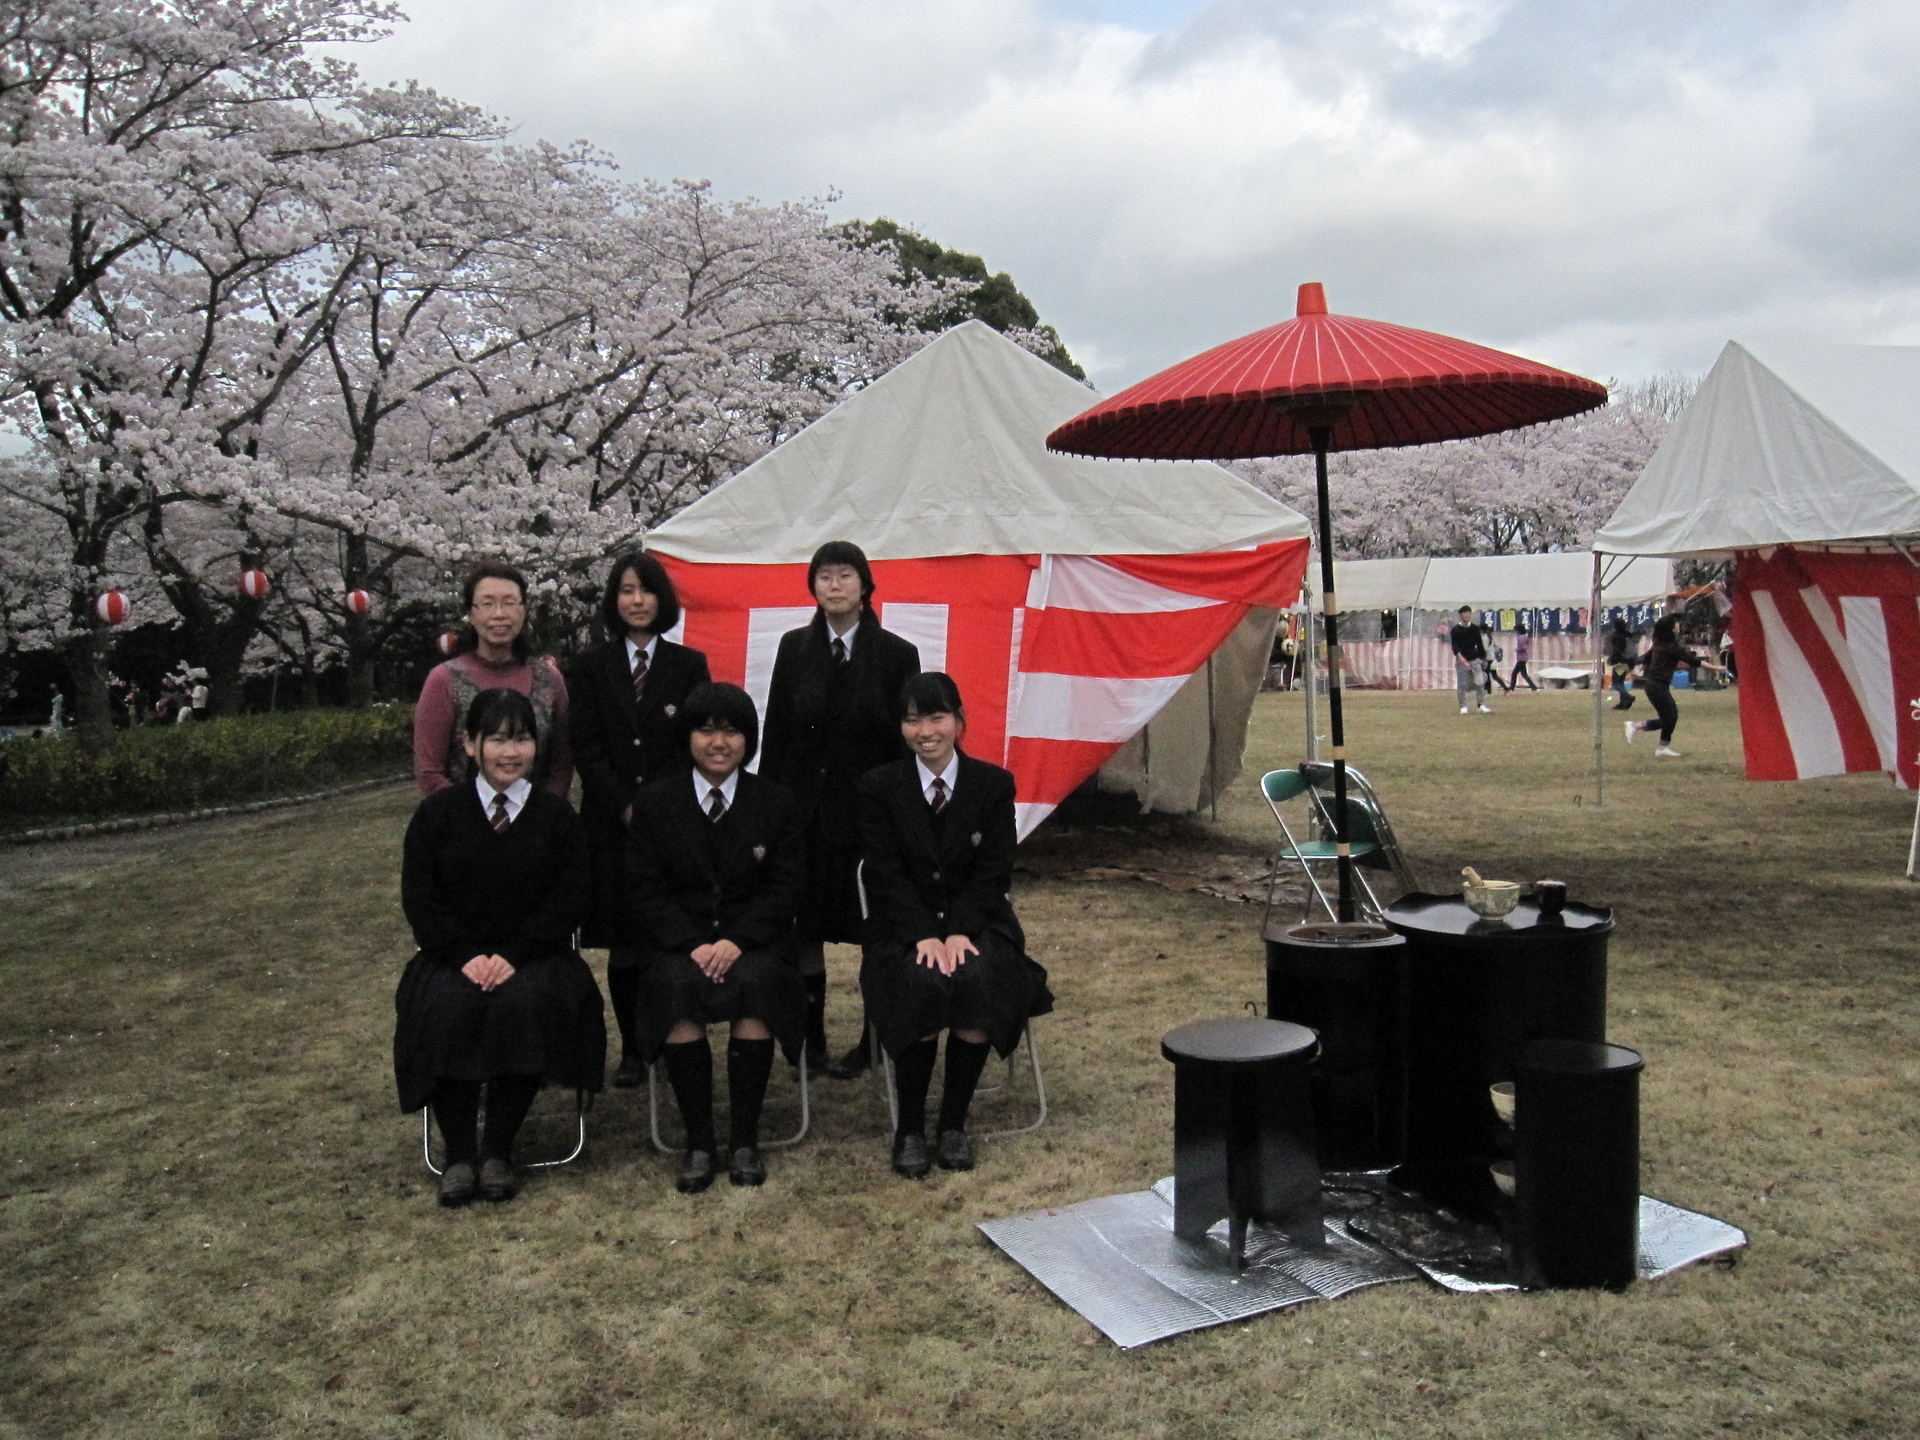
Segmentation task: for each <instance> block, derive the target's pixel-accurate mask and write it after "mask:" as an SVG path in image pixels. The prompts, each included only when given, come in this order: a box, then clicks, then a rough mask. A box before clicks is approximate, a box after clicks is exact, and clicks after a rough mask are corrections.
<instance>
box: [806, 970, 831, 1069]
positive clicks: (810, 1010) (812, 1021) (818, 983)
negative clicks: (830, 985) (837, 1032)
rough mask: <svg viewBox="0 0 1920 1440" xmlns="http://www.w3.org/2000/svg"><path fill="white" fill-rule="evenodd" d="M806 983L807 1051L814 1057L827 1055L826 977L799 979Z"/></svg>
mask: <svg viewBox="0 0 1920 1440" xmlns="http://www.w3.org/2000/svg"><path fill="white" fill-rule="evenodd" d="M800 978H801V979H803V980H804V981H806V983H807V1049H808V1050H809V1051H811V1052H812V1053H813V1054H815V1055H825V1054H826V1053H827V975H826V972H825V971H824V970H823V971H821V972H820V973H819V974H818V975H803V976H801V977H800Z"/></svg>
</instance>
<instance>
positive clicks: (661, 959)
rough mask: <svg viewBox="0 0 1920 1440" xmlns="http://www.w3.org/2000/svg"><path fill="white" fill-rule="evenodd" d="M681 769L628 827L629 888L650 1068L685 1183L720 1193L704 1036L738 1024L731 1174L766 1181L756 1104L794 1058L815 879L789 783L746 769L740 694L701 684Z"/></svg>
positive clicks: (640, 805)
mask: <svg viewBox="0 0 1920 1440" xmlns="http://www.w3.org/2000/svg"><path fill="white" fill-rule="evenodd" d="M678 728H679V732H680V737H681V746H682V749H683V750H685V751H686V752H688V753H689V754H690V755H691V758H692V761H693V768H692V771H691V773H688V772H686V771H682V772H681V773H680V774H677V775H673V776H669V777H668V778H667V779H665V780H657V781H655V782H653V783H652V784H650V785H648V786H646V787H645V788H644V789H643V790H641V792H640V794H639V795H638V797H636V798H635V800H634V802H633V824H632V825H631V826H629V827H628V830H627V878H628V885H629V891H630V897H631V902H632V906H633V911H634V914H635V915H636V916H637V917H638V919H639V921H640V934H641V938H642V942H643V948H644V954H645V961H644V964H645V969H644V980H643V991H642V1003H641V1008H640V1014H641V1017H642V1018H641V1022H640V1026H639V1037H638V1038H639V1044H640V1048H641V1054H642V1058H643V1059H644V1060H645V1061H646V1062H647V1063H649V1064H650V1063H652V1061H653V1060H654V1058H655V1057H664V1059H665V1062H666V1070H667V1079H668V1081H669V1083H671V1084H672V1086H673V1094H674V1099H675V1100H676V1101H677V1102H678V1103H679V1106H680V1118H681V1120H682V1121H684V1122H685V1125H686V1130H687V1154H686V1159H685V1162H684V1164H683V1165H682V1167H681V1170H680V1176H679V1179H678V1180H677V1181H676V1182H675V1184H676V1185H677V1187H678V1188H679V1189H680V1190H681V1191H683V1192H685V1193H688V1194H692V1193H694V1192H696V1191H700V1190H705V1189H706V1188H707V1187H708V1186H709V1185H711V1184H712V1183H713V1175H714V1155H715V1152H716V1150H717V1148H718V1147H717V1146H716V1145H715V1143H714V1131H713V1052H712V1050H711V1049H709V1047H708V1045H707V1026H709V1025H715V1024H720V1023H721V1022H728V1023H731V1025H732V1026H733V1038H732V1039H731V1040H730V1041H729V1042H728V1044H727V1091H728V1109H729V1122H730V1123H729V1127H728V1136H727V1150H726V1153H727V1156H728V1167H727V1168H728V1178H729V1179H730V1180H732V1182H733V1183H734V1184H735V1185H759V1184H762V1183H763V1182H764V1181H765V1180H766V1178H767V1169H766V1164H765V1162H764V1161H763V1160H762V1159H761V1157H760V1107H761V1103H762V1101H763V1100H764V1099H765V1096H766V1093H767V1075H768V1073H769V1072H770V1071H771V1069H772V1068H773V1044H774V1040H775V1039H776V1038H777V1039H778V1040H779V1041H780V1042H781V1044H782V1045H783V1046H784V1048H785V1049H786V1052H787V1054H788V1055H789V1056H791V1057H795V1058H797V1057H798V1056H799V1054H800V1047H801V1043H802V1040H803V1038H804V1035H805V1028H806V987H805V986H804V985H802V984H801V981H800V971H799V967H798V965H797V963H796V959H795V953H794V951H795V947H794V940H793V918H794V912H795V910H796V909H797V908H798V906H799V902H800V886H801V882H802V880H803V878H804V877H805V875H806V856H805V854H804V845H805V841H804V839H803V836H802V832H801V828H800V814H799V810H798V808H797V807H796V806H795V804H794V801H793V796H792V795H791V794H789V793H788V791H787V789H786V787H785V786H783V785H781V784H779V783H778V782H776V781H772V780H763V779H762V778H760V777H759V776H758V775H752V774H749V773H748V772H747V771H746V770H745V768H744V767H745V765H746V763H747V762H748V761H749V760H751V759H752V758H753V754H754V750H755V748H756V745H757V743H758V740H759V730H760V724H759V717H758V716H757V715H755V714H754V709H753V700H752V699H751V698H750V697H749V696H748V694H747V692H746V691H744V690H742V689H740V688H739V687H738V686H734V685H716V684H708V685H702V686H701V687H700V688H698V689H697V690H695V691H694V692H693V693H692V694H691V695H689V696H688V697H687V699H686V703H685V704H684V705H682V706H681V708H680V717H679V727H678Z"/></svg>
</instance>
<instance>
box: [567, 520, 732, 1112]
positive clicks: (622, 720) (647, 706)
mask: <svg viewBox="0 0 1920 1440" xmlns="http://www.w3.org/2000/svg"><path fill="white" fill-rule="evenodd" d="M600 618H601V620H602V621H603V622H604V623H605V625H606V627H607V635H608V637H609V638H608V639H607V640H606V642H605V643H604V644H600V645H595V646H594V647H593V648H592V649H590V650H587V651H585V652H584V653H583V654H582V655H581V656H580V658H579V659H577V660H575V661H574V662H573V668H572V670H571V671H570V672H569V674H568V676H567V692H568V695H569V697H570V698H571V701H572V714H571V717H570V718H571V724H572V727H573V761H574V765H575V766H576V767H577V768H578V770H579V772H580V789H581V801H580V818H581V820H582V821H583V822H584V823H585V825H586V828H587V854H588V857H589V859H590V861H591V873H592V879H593V890H592V899H591V902H590V904H589V906H588V909H587V919H586V923H585V925H584V926H583V927H582V929H581V934H580V943H581V944H582V945H590V946H594V947H602V946H604V947H605V948H606V951H607V996H608V998H609V999H610V1000H611V1001H612V1002H613V1017H614V1020H615V1021H616V1022H617V1023H618V1024H619V1027H620V1067H619V1069H617V1070H615V1071H614V1073H613V1083H614V1084H615V1085H618V1086H620V1087H621V1088H622V1089H626V1088H630V1087H632V1086H634V1085H638V1084H639V1083H640V1080H641V1077H642V1076H643V1075H644V1073H645V1067H643V1066H642V1065H641V1063H640V1046H639V1044H638V1043H637V1041H636V1039H635V1036H634V1028H633V1026H634V1014H635V1010H636V1007H637V1005H638V1003H639V998H640V949H639V942H638V940H637V938H636V933H635V921H634V919H633V916H632V915H631V914H630V913H629V911H628V908H627V876H626V849H627V822H628V820H629V819H631V817H632V815H633V797H634V795H635V793H636V792H637V791H638V790H639V789H640V787H641V786H642V785H643V784H645V783H646V782H648V781H650V780H658V779H661V778H663V777H665V776H667V775H670V774H672V775H678V774H683V773H684V772H685V771H686V769H687V763H688V762H687V746H686V742H685V741H684V740H682V739H681V738H680V737H679V736H678V735H677V734H676V733H675V717H676V716H677V715H678V714H679V712H680V707H681V706H682V705H683V704H685V703H686V699H687V696H688V695H689V694H690V693H691V692H692V691H693V689H694V687H695V686H699V685H704V684H706V683H707V679H708V675H707V657H706V656H705V655H703V654H701V653H700V652H699V651H698V650H692V649H689V648H688V647H687V646H685V645H676V644H674V643H673V642H672V641H671V640H662V639H661V638H660V637H661V636H662V635H664V634H666V632H667V631H669V630H671V629H673V627H674V626H676V625H678V624H679V623H680V597H679V596H678V595H676V594H675V593H674V589H673V581H672V580H671V579H670V578H669V577H668V575H667V572H666V567H664V566H663V565H661V563H660V562H659V561H658V560H656V559H654V558H653V556H651V555H646V554H642V553H641V552H639V551H633V552H630V553H629V554H626V555H622V556H620V557H619V559H617V560H615V561H614V562H613V569H612V570H611V571H609V572H608V574H607V590H606V594H605V595H604V596H603V597H602V598H601V601H600Z"/></svg>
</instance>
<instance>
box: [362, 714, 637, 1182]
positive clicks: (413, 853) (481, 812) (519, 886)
mask: <svg viewBox="0 0 1920 1440" xmlns="http://www.w3.org/2000/svg"><path fill="white" fill-rule="evenodd" d="M464 733H465V745H466V752H467V755H468V758H469V774H468V777H467V779H466V781H465V783H463V784H457V785H452V786H449V787H447V788H445V789H441V790H436V791H434V792H433V793H432V794H430V795H428V796H427V797H426V798H425V799H424V800H422V801H421V802H420V806H419V808H418V809H417V810H415V811H414V813H413V819H412V821H411V822H410V823H409V824H408V826H407V838H406V845H405V849H404V859H403V862H402V869H401V875H400V902H401V907H402V908H403V909H404V910H405V912H406V916H407V923H408V924H409V925H411V926H412V927H413V935H414V940H415V942H416V943H417V944H418V945H419V947H420V948H419V951H418V952H417V953H416V954H415V955H414V957H413V959H412V960H411V961H409V962H408V964H407V968H406V970H405V972H404V973H403V974H402V975H401V977H400V988H399V991H398V993H397V994H396V996H395V997H394V1006H395V1010H396V1012H397V1015H396V1021H395V1026H394V1036H393V1068H394V1078H395V1080H396V1081H397V1082H398V1084H399V1089H400V1108H401V1110H403V1111H410V1110H417V1109H419V1108H420V1107H421V1106H422V1105H430V1106H432V1107H433V1118H434V1119H435V1120H436V1121H437V1122H439V1126H440V1134H441V1137H442V1138H443V1139H444V1140H445V1142H446V1168H445V1170H443V1171H442V1172H441V1176H440V1203H441V1204H442V1205H450V1206H451V1205H464V1204H466V1203H467V1202H468V1201H469V1200H471V1199H473V1197H474V1196H475V1194H476V1193H477V1194H479V1195H480V1196H481V1197H482V1198H484V1199H487V1200H509V1199H511V1198H512V1197H513V1195H514V1193H515V1191H516V1189H517V1188H518V1187H517V1182H516V1181H515V1178H514V1172H513V1142H514V1137H515V1135H516V1134H517V1133H518V1131H519V1129H520V1122H521V1121H522V1120H524V1119H525V1118H526V1114H527V1111H528V1109H529V1108H530V1107H531V1106H532V1104H533V1098H534V1095H535V1094H536V1093H537V1092H538V1091H539V1089H540V1087H541V1085H542V1084H550V1085H558V1086H564V1087H565V1088H567V1089H572V1090H598V1089H599V1088H600V1080H601V1073H602V1071H603V1069H604V1067H605V1065H606V1052H607V1032H606V1024H605V1020H604V1012H603V1006H602V1003H601V999H600V987H599V986H598V985H597V984H595V983H594V978H593V972H592V971H591V970H589V969H588V968H587V965H586V962H585V961H583V960H582V959H581V958H580V954H579V952H578V951H577V950H575V949H574V948H573V940H572V936H573V931H574V927H575V926H576V925H578V924H579V923H580V916H581V913H582V911H583V909H584V906H585V903H586V888H587V859H586V841H585V838H584V836H583V834H582V832H581V828H580V819H579V817H578V816H577V815H575V814H574V813H573V808H572V807H571V806H570V805H568V804H567V802H566V801H565V800H563V799H561V798H560V797H559V796H557V795H555V794H553V793H552V792H551V791H549V790H546V789H544V788H536V787H535V786H534V785H533V784H532V783H531V782H530V780H529V778H528V777H529V774H530V772H531V771H532V769H533V764H534V756H535V752H536V748H537V743H538V742H537V740H536V738H535V737H536V734H537V730H536V724H535V718H534V709H533V705H532V703H531V702H530V701H529V700H528V699H527V697H526V696H525V695H522V694H519V693H518V692H517V691H513V690H505V689H496V690H485V691H482V692H481V693H480V694H479V695H476V696H475V697H474V699H473V701H472V703H471V704H470V705H469V706H468V707H467V714H466V726H465V732H464ZM483 1090H484V1092H485V1097H486V1110H487V1128H486V1134H485V1137H484V1138H482V1137H481V1136H480V1135H479V1133H478V1131H479V1116H480V1101H481V1095H482V1091H483Z"/></svg>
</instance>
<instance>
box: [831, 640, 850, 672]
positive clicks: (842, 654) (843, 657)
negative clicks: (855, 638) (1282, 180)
mask: <svg viewBox="0 0 1920 1440" xmlns="http://www.w3.org/2000/svg"><path fill="white" fill-rule="evenodd" d="M832 649H833V663H834V664H835V665H844V664H846V663H847V642H846V641H844V640H842V639H841V638H840V637H839V636H838V635H836V636H834V637H833V646H832Z"/></svg>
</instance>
